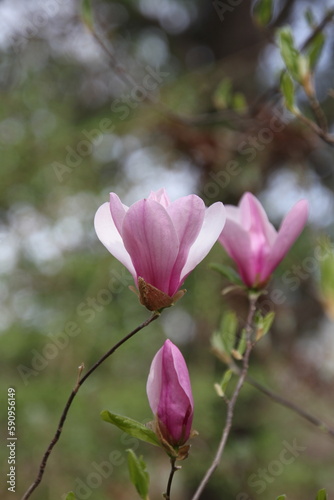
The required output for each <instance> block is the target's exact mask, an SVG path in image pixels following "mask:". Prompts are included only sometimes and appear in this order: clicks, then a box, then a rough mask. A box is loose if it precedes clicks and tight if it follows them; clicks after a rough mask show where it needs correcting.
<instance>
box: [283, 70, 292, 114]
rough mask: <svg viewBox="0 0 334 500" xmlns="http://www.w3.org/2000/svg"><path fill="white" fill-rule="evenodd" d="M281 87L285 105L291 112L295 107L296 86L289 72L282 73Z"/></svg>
mask: <svg viewBox="0 0 334 500" xmlns="http://www.w3.org/2000/svg"><path fill="white" fill-rule="evenodd" d="M280 87H281V91H282V94H283V97H284V99H285V105H286V107H287V109H289V110H290V111H291V110H292V109H293V108H294V106H295V86H294V83H293V81H292V78H291V77H290V75H289V74H288V73H287V71H283V72H282V75H281V82H280Z"/></svg>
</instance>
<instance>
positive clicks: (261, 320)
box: [255, 312, 275, 341]
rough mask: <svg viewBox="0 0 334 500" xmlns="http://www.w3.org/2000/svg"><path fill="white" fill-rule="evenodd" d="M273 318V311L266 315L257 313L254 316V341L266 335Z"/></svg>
mask: <svg viewBox="0 0 334 500" xmlns="http://www.w3.org/2000/svg"><path fill="white" fill-rule="evenodd" d="M274 319H275V313H274V312H270V313H268V314H266V316H262V314H260V313H259V314H257V315H256V317H255V324H256V341H259V340H260V339H262V337H264V335H266V334H267V333H268V332H269V330H270V328H271V325H272V324H273V321H274Z"/></svg>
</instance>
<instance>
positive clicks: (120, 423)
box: [101, 410, 160, 446]
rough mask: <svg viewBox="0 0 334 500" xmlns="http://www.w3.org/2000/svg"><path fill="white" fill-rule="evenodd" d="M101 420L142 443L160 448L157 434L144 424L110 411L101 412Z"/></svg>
mask: <svg viewBox="0 0 334 500" xmlns="http://www.w3.org/2000/svg"><path fill="white" fill-rule="evenodd" d="M101 418H102V420H104V421H105V422H109V423H110V424H113V425H115V426H116V427H118V428H119V429H121V430H122V431H124V432H126V433H127V434H129V435H130V436H133V437H135V438H137V439H140V440H141V441H145V442H146V443H150V444H154V445H155V446H160V442H159V440H158V438H157V436H156V434H155V433H154V432H153V431H151V429H148V428H147V427H146V426H145V425H144V424H141V423H140V422H137V421H136V420H133V419H131V418H128V417H123V416H122V415H117V414H116V413H110V412H109V411H108V410H104V411H102V412H101Z"/></svg>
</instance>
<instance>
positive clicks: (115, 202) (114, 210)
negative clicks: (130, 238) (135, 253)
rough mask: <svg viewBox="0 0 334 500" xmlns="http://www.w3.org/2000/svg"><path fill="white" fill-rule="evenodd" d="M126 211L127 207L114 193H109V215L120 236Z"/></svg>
mask: <svg viewBox="0 0 334 500" xmlns="http://www.w3.org/2000/svg"><path fill="white" fill-rule="evenodd" d="M128 210H129V207H127V206H126V205H123V203H122V202H121V200H120V199H119V197H118V196H117V194H116V193H110V213H111V216H112V219H113V221H114V223H115V226H116V229H117V231H118V232H119V234H120V235H122V225H123V220H124V217H125V214H126V212H127V211H128Z"/></svg>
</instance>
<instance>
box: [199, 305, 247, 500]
mask: <svg viewBox="0 0 334 500" xmlns="http://www.w3.org/2000/svg"><path fill="white" fill-rule="evenodd" d="M256 302H257V296H253V295H250V297H249V312H248V318H247V323H246V342H247V347H246V351H245V354H244V357H243V362H242V368H241V370H240V376H239V380H238V382H237V385H236V387H235V389H234V392H233V394H232V397H231V399H230V400H228V401H227V415H226V422H225V427H224V429H223V433H222V436H221V440H220V443H219V445H218V449H217V452H216V455H215V457H214V459H213V461H212V463H211V465H210V467H209V469H208V470H207V472H206V473H205V475H204V477H203V479H202V481H201V483H200V485H199V486H198V488H197V490H196V492H195V494H194V495H193V497H192V500H198V499H199V498H200V496H201V494H202V492H203V490H204V488H205V486H206V485H207V483H208V482H209V480H210V478H211V476H212V474H213V473H214V471H215V470H216V468H217V467H218V465H219V463H220V460H221V457H222V455H223V452H224V449H225V445H226V443H227V439H228V437H229V434H230V431H231V427H232V421H233V415H234V407H235V404H236V402H237V399H238V396H239V393H240V391H241V388H242V386H243V384H244V382H245V379H246V376H247V372H248V366H249V358H250V354H251V352H252V349H253V347H254V345H255V343H254V341H253V340H252V333H253V319H254V314H255V312H256Z"/></svg>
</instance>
